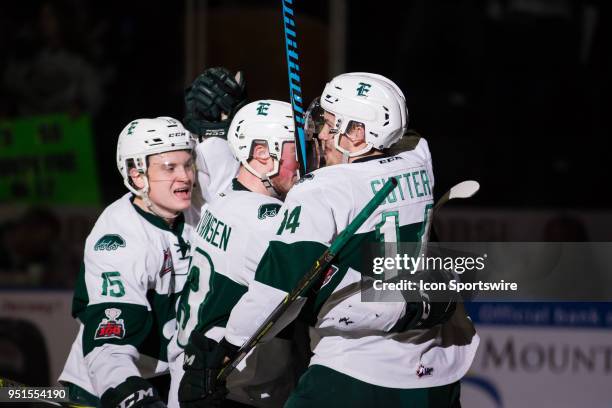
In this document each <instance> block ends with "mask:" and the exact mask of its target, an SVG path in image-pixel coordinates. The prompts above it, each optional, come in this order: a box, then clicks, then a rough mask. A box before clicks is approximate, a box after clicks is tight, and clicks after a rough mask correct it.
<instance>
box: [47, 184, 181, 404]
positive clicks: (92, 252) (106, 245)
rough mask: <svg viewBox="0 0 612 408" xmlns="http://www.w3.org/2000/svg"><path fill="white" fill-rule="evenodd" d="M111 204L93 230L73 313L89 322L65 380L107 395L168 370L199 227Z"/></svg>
mask: <svg viewBox="0 0 612 408" xmlns="http://www.w3.org/2000/svg"><path fill="white" fill-rule="evenodd" d="M132 200H133V198H132V195H131V194H130V193H128V194H126V195H124V196H123V197H122V198H120V199H119V200H117V201H115V202H114V203H113V204H111V205H110V206H108V207H107V208H106V209H105V210H104V212H103V213H102V214H101V215H100V217H99V218H98V220H97V221H96V224H95V226H94V228H93V230H92V231H91V233H90V234H89V236H88V237H87V241H86V243H85V256H84V261H83V265H82V268H81V271H80V274H79V278H78V281H77V286H76V288H75V295H74V300H73V306H72V314H73V316H74V317H75V318H78V319H79V320H80V322H81V327H80V330H79V333H78V335H77V338H76V340H75V342H74V344H73V345H72V349H71V351H70V355H69V356H68V360H67V361H66V364H65V367H64V371H63V372H62V374H61V376H60V378H59V380H60V381H66V382H70V383H73V384H75V385H77V386H79V387H81V388H83V389H84V390H86V391H87V392H89V393H91V394H93V395H95V396H98V397H99V396H101V395H102V394H103V393H104V392H105V391H106V390H107V389H108V388H110V387H115V386H117V385H119V384H120V383H122V382H123V381H125V379H126V378H127V377H130V376H140V377H145V378H147V377H151V376H154V375H156V374H159V373H162V372H166V371H167V370H168V349H167V348H168V345H169V341H170V339H171V338H172V336H173V335H174V333H175V330H176V320H175V316H176V313H175V310H176V302H177V298H178V294H179V293H180V291H181V290H182V288H183V285H184V282H185V280H186V278H187V269H188V265H189V246H190V243H189V241H190V239H191V231H192V228H191V227H190V226H188V225H187V224H186V223H184V220H183V216H182V215H181V216H180V218H179V219H177V220H176V221H175V224H174V226H173V228H172V229H171V228H169V227H168V225H167V224H166V223H165V222H164V221H163V220H162V219H161V218H159V217H156V216H155V215H153V214H150V213H147V212H144V211H143V210H142V209H140V208H138V207H136V206H135V205H134V204H133V203H132Z"/></svg>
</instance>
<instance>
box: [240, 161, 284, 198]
mask: <svg viewBox="0 0 612 408" xmlns="http://www.w3.org/2000/svg"><path fill="white" fill-rule="evenodd" d="M270 157H271V158H272V163H273V164H274V167H273V168H272V171H270V172H268V173H265V174H261V173H259V172H258V171H257V170H255V169H254V168H253V166H251V165H250V164H249V162H248V160H242V161H241V162H240V163H242V165H243V166H244V168H245V169H247V170H248V171H249V173H251V174H252V175H254V176H255V177H257V178H258V179H260V180H261V182H262V184H263V185H264V187H265V188H266V190H268V191H269V192H270V194H272V196H273V197H280V194H279V193H278V191H276V188H274V184H272V180H270V178H271V177H274V176H276V175H277V174H278V169H279V167H280V161H279V160H278V159H276V158H275V157H274V156H270Z"/></svg>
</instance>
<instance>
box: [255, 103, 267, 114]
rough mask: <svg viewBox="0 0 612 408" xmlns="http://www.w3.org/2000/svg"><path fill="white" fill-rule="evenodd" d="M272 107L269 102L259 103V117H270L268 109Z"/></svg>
mask: <svg viewBox="0 0 612 408" xmlns="http://www.w3.org/2000/svg"><path fill="white" fill-rule="evenodd" d="M269 107H270V104H269V103H267V102H259V103H258V104H257V108H255V109H257V114H258V115H262V116H268V108H269Z"/></svg>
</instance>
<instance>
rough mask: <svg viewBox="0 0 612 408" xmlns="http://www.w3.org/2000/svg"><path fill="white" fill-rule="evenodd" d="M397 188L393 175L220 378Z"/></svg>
mask: <svg viewBox="0 0 612 408" xmlns="http://www.w3.org/2000/svg"><path fill="white" fill-rule="evenodd" d="M395 187H397V179H396V178H395V177H391V178H389V180H387V182H386V183H385V184H384V185H383V186H382V188H381V189H380V190H379V191H378V192H377V193H376V194H375V195H374V197H372V199H371V200H370V201H369V202H368V203H367V204H366V206H365V207H364V208H363V209H362V210H361V211H360V212H359V214H357V216H356V217H355V219H353V221H351V223H350V224H349V225H348V226H347V227H346V228H345V229H344V231H342V232H341V233H340V234H339V235H338V236H337V237H336V238H335V239H334V240H333V242H332V243H331V245H330V246H329V248H327V249H326V250H325V252H323V254H322V255H321V256H320V257H319V258H318V259H317V260H316V261H315V263H314V264H313V266H312V268H311V269H310V271H308V273H306V274H305V275H304V277H303V278H302V279H301V280H300V281H299V282H298V284H297V285H296V287H295V288H294V289H293V290H292V291H291V293H288V294H287V296H285V299H283V301H282V302H281V303H279V304H278V305H277V306H276V308H274V310H273V311H272V313H270V315H269V316H268V317H267V318H266V320H265V321H264V322H263V323H262V324H261V326H259V328H258V329H257V330H256V331H255V333H253V335H251V337H250V338H249V339H248V340H247V341H246V342H245V343H244V345H242V347H240V349H238V352H237V353H236V356H234V357H233V358H232V359H231V360H230V361H229V362H228V363H227V364H226V365H225V367H223V369H222V370H221V371H220V372H219V375H218V376H217V380H219V381H223V380H225V379H226V378H227V376H228V375H229V374H230V373H231V372H232V371H233V370H234V369H235V368H236V366H238V364H239V363H240V362H241V361H242V360H243V359H244V358H245V357H246V356H247V354H249V352H250V351H251V350H252V349H253V348H254V347H255V346H256V345H257V344H258V343H259V342H260V341H261V340H262V339H263V338H264V336H265V335H266V334H267V333H268V332H269V331H270V329H271V328H272V327H273V326H274V324H275V323H276V322H277V321H278V320H279V318H280V317H281V316H282V315H283V314H284V313H285V312H286V311H287V309H289V307H290V306H291V305H292V304H293V303H294V302H295V300H296V299H297V298H298V297H299V296H301V295H302V294H303V293H304V292H305V291H306V290H307V289H308V288H309V287H310V285H311V284H312V283H313V282H315V281H316V280H317V279H318V278H319V277H320V276H321V274H322V273H323V272H324V271H326V270H327V268H329V265H330V264H331V262H332V261H333V259H334V257H335V256H336V255H337V254H338V252H340V250H341V249H342V248H343V247H344V245H346V243H347V242H348V240H349V239H350V238H351V237H352V236H353V235H354V234H355V232H357V230H358V229H359V228H360V227H361V226H362V225H363V223H364V222H365V221H366V220H367V219H368V218H369V217H370V215H372V213H373V212H374V211H375V210H376V208H378V206H379V205H380V204H382V202H383V201H385V200H386V199H387V196H388V195H389V194H390V193H391V191H393V189H395Z"/></svg>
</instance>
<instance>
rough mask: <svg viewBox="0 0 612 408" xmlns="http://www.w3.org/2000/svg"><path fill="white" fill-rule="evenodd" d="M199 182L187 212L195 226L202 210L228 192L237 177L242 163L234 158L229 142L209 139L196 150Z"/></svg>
mask: <svg viewBox="0 0 612 408" xmlns="http://www.w3.org/2000/svg"><path fill="white" fill-rule="evenodd" d="M195 157H196V161H195V163H196V169H197V171H198V173H197V174H198V181H197V183H196V187H197V188H195V189H194V191H193V198H192V206H191V207H190V208H189V209H188V210H186V211H185V219H186V221H187V223H189V224H190V225H195V224H197V223H198V221H199V219H200V208H201V207H202V205H203V204H204V203H208V202H210V201H212V200H214V199H216V198H217V197H219V193H221V192H223V191H225V190H227V189H228V188H229V187H230V185H231V182H232V179H233V178H234V177H236V174H237V173H238V169H239V168H240V163H239V162H238V160H236V158H235V157H234V154H233V153H232V150H231V149H230V147H229V144H228V143H227V140H225V139H221V138H220V137H209V138H206V139H205V140H203V141H202V142H201V143H199V144H198V145H197V146H196V148H195Z"/></svg>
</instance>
